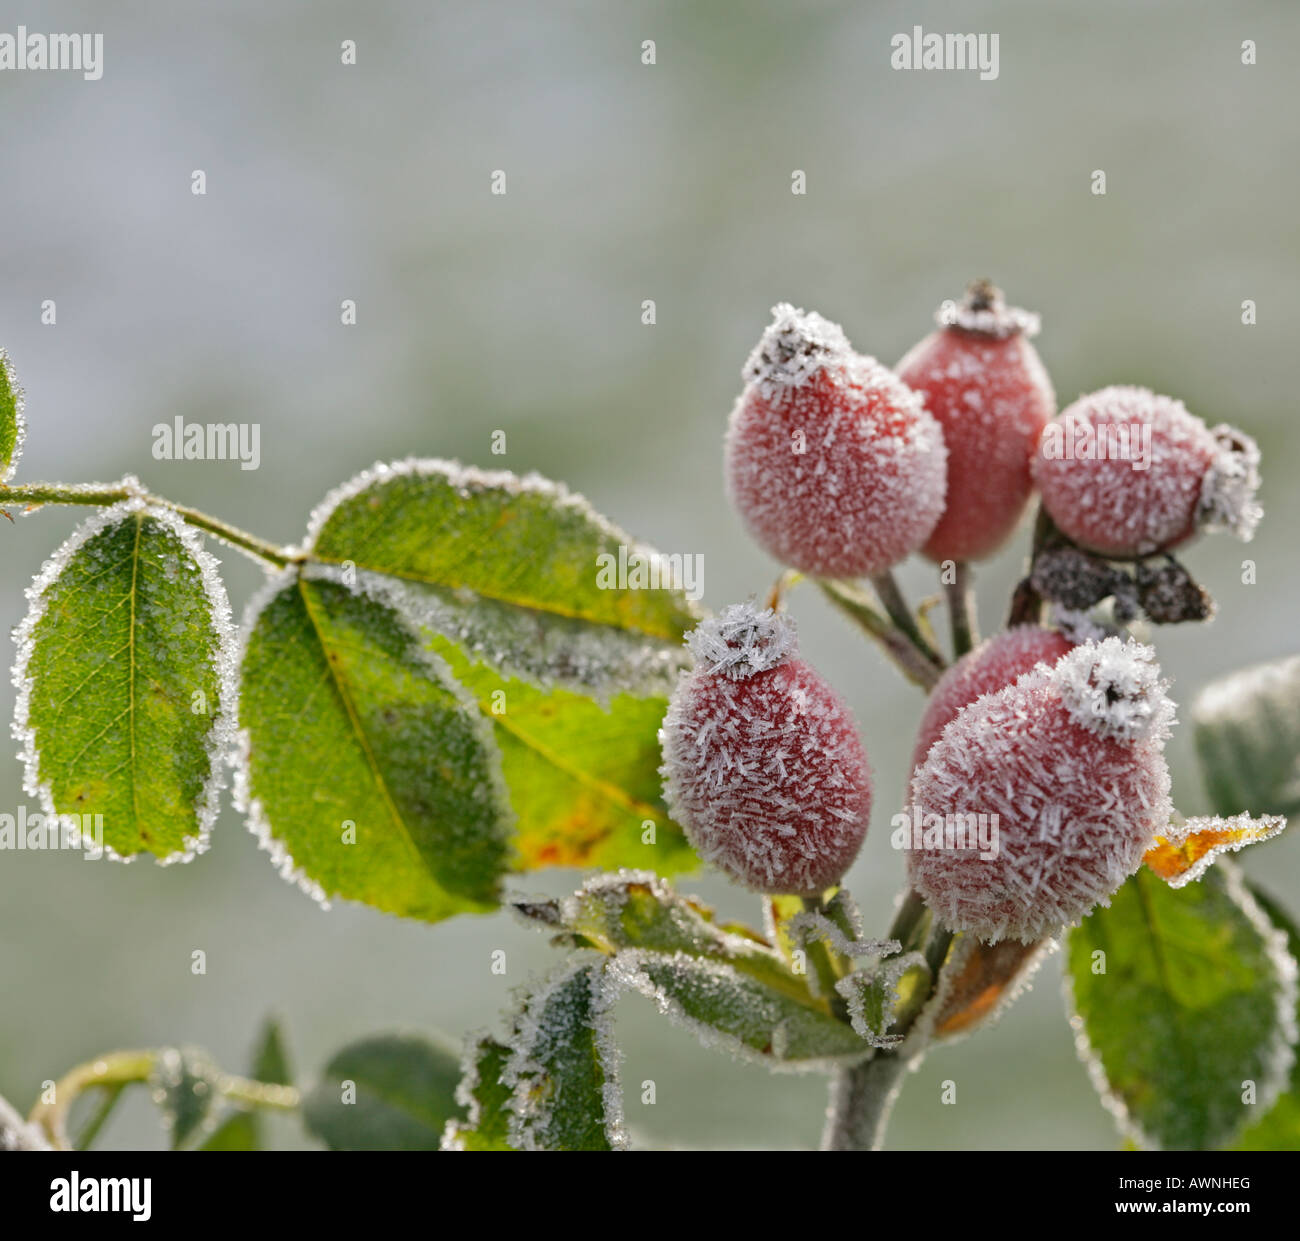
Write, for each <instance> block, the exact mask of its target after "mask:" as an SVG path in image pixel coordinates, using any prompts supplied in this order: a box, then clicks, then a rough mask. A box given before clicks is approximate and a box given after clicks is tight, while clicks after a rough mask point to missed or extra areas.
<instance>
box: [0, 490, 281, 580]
mask: <svg viewBox="0 0 1300 1241" xmlns="http://www.w3.org/2000/svg"><path fill="white" fill-rule="evenodd" d="M131 499H139V500H143V501H144V503H146V504H150V505H153V506H155V507H158V508H165V509H168V510H170V511H171V512H173V513H175V514H176V516H177V517H179V518H180V519H181V520H182V521H184V522H185V523H186V524H188V525H191V526H194V527H195V528H196V529H198V530H204V531H206V532H207V533H208V534H211V535H214V536H215V537H216V538H218V539H220V540H221V541H222V542H223V543H228V544H229V545H230V546H231V547H235V548H238V549H239V550H240V551H242V552H246V553H248V554H249V555H251V556H253V557H254V558H255V559H257V560H262V561H266V562H268V563H270V564H273V565H275V566H276V567H277V568H283V567H284V566H285V565H287V564H290V563H292V562H293V561H294V559H295V557H294V555H293V554H292V553H291V552H290V551H289V550H288V549H287V548H284V547H277V546H275V544H273V543H268V542H266V541H265V540H264V539H259V538H258V537H257V536H256V535H253V534H249V533H248V532H247V531H244V530H240V529H239V528H238V527H237V526H232V525H229V524H227V523H226V522H224V521H221V520H220V519H219V518H216V517H209V516H208V515H207V514H206V513H200V512H199V511H198V510H197V509H192V508H186V507H185V506H184V505H182V504H176V503H174V502H173V501H171V500H168V499H165V498H164V497H163V496H156V495H152V494H151V493H149V492H147V491H142V490H141V489H140V488H139V487H138V486H133V485H131V484H130V483H108V484H106V483H76V484H69V485H64V484H60V483H30V484H28V485H26V486H22V487H0V506H4V505H8V504H14V505H18V504H22V505H25V506H26V507H28V508H39V507H40V506H41V505H45V504H84V505H91V506H95V507H101V508H102V507H107V506H108V505H111V504H119V503H121V501H123V500H131Z"/></svg>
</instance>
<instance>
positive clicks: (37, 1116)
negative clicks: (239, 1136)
mask: <svg viewBox="0 0 1300 1241" xmlns="http://www.w3.org/2000/svg"><path fill="white" fill-rule="evenodd" d="M158 1056H159V1053H158V1052H156V1051H114V1052H110V1053H109V1054H108V1055H106V1056H100V1057H99V1058H98V1059H96V1060H90V1061H87V1062H86V1063H85V1064H79V1065H78V1066H77V1067H76V1068H75V1069H71V1070H69V1071H68V1072H67V1073H65V1074H64V1075H63V1077H62V1078H60V1079H59V1081H57V1082H56V1083H55V1084H54V1090H53V1102H51V1103H46V1102H44V1101H42V1102H40V1103H38V1104H37V1105H36V1106H35V1107H34V1108H32V1112H31V1115H30V1116H29V1117H28V1118H27V1119H28V1121H29V1123H31V1124H33V1125H37V1126H39V1128H40V1129H41V1131H42V1133H43V1134H44V1135H45V1137H46V1138H47V1140H48V1141H49V1143H50V1145H51V1146H53V1147H55V1148H56V1149H57V1150H72V1142H71V1140H70V1139H69V1137H68V1116H69V1114H70V1113H71V1111H72V1105H73V1103H75V1102H76V1100H77V1098H78V1096H80V1095H81V1094H83V1093H84V1092H85V1091H87V1090H89V1089H92V1088H93V1087H96V1086H103V1087H107V1088H109V1089H110V1090H114V1091H120V1090H121V1089H122V1088H123V1087H125V1086H128V1085H132V1084H133V1083H139V1082H147V1081H148V1080H149V1079H150V1077H152V1075H153V1071H154V1069H155V1067H156V1066H157V1064H158ZM216 1089H217V1093H218V1094H219V1095H220V1096H221V1097H222V1098H224V1099H227V1100H229V1101H230V1102H231V1103H237V1104H240V1105H242V1106H244V1107H261V1108H273V1109H276V1110H279V1111H292V1110H293V1109H294V1108H296V1107H297V1106H298V1103H299V1095H298V1091H297V1090H295V1089H294V1088H293V1087H292V1086H277V1085H273V1084H271V1083H269V1082H258V1081H253V1080H251V1079H250V1078H247V1077H235V1076H233V1075H231V1074H228V1073H223V1074H221V1076H220V1077H218V1078H217V1082H216ZM114 1097H115V1096H114ZM106 1117H107V1108H101V1112H100V1114H99V1115H97V1116H96V1117H95V1118H94V1119H93V1120H92V1122H91V1125H90V1127H89V1130H88V1133H87V1135H86V1136H85V1137H83V1143H84V1142H85V1141H87V1140H89V1138H91V1137H93V1136H94V1131H95V1130H97V1129H98V1128H99V1126H100V1125H102V1124H103V1122H104V1119H105V1118H106Z"/></svg>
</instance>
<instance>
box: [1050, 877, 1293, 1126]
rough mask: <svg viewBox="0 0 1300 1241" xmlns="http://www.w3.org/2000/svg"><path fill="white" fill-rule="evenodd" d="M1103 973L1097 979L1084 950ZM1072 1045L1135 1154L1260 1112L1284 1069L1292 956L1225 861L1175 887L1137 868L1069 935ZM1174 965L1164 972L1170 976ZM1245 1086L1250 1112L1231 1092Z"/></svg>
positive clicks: (1066, 984)
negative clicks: (1251, 1095) (1099, 960)
mask: <svg viewBox="0 0 1300 1241" xmlns="http://www.w3.org/2000/svg"><path fill="white" fill-rule="evenodd" d="M1098 950H1101V951H1104V952H1105V953H1106V972H1105V973H1104V974H1097V973H1095V972H1094V968H1093V966H1094V961H1095V953H1096V952H1097V951H1098ZM1069 958H1070V959H1069V968H1067V970H1066V971H1065V975H1064V978H1063V988H1064V992H1065V1000H1066V1009H1067V1011H1068V1012H1069V1013H1070V1014H1071V1015H1070V1027H1071V1029H1072V1030H1073V1031H1074V1042H1075V1048H1076V1050H1077V1052H1078V1054H1079V1057H1080V1059H1081V1060H1082V1061H1083V1064H1084V1065H1085V1067H1086V1068H1087V1070H1088V1074H1089V1076H1090V1078H1091V1079H1092V1082H1093V1085H1094V1086H1095V1087H1096V1089H1097V1092H1098V1094H1099V1095H1100V1096H1101V1100H1102V1102H1103V1104H1104V1105H1105V1107H1106V1108H1107V1110H1108V1111H1109V1112H1110V1113H1111V1114H1112V1116H1113V1117H1114V1119H1115V1122H1116V1124H1117V1125H1118V1127H1119V1128H1120V1130H1121V1131H1122V1132H1123V1133H1125V1134H1126V1135H1127V1136H1128V1137H1129V1138H1130V1139H1131V1140H1132V1141H1133V1142H1134V1143H1136V1144H1137V1145H1138V1146H1140V1147H1142V1148H1143V1149H1145V1150H1160V1149H1168V1150H1186V1149H1199V1150H1208V1149H1214V1148H1218V1147H1220V1146H1224V1145H1227V1144H1228V1143H1230V1142H1231V1141H1232V1140H1233V1138H1234V1136H1235V1134H1236V1133H1238V1132H1239V1131H1240V1130H1241V1128H1242V1126H1243V1125H1244V1124H1246V1123H1247V1121H1248V1120H1249V1118H1250V1116H1251V1114H1252V1113H1254V1114H1256V1115H1264V1114H1266V1113H1267V1111H1268V1110H1269V1108H1270V1107H1271V1106H1272V1104H1273V1103H1274V1101H1275V1100H1276V1099H1277V1098H1278V1096H1279V1095H1280V1094H1281V1092H1282V1091H1283V1090H1284V1089H1285V1087H1286V1083H1287V1078H1288V1074H1289V1073H1290V1070H1291V1068H1292V1065H1293V1064H1294V1062H1295V1051H1294V1047H1295V1042H1296V1037H1297V1029H1296V1002H1297V987H1296V962H1295V959H1294V958H1293V957H1292V956H1291V953H1290V951H1289V949H1288V944H1287V936H1286V933H1285V932H1284V931H1283V930H1282V929H1281V928H1280V927H1279V926H1277V925H1276V924H1275V923H1274V922H1273V921H1272V920H1271V919H1270V918H1269V916H1268V914H1267V913H1266V912H1265V910H1264V909H1263V908H1262V907H1261V905H1260V902H1259V901H1258V900H1256V899H1255V897H1254V895H1253V894H1252V893H1251V891H1250V890H1249V888H1248V887H1247V886H1246V884H1245V883H1244V882H1243V881H1242V878H1241V875H1240V872H1239V871H1238V870H1237V868H1236V867H1235V866H1234V865H1232V864H1231V863H1230V862H1224V863H1222V864H1221V865H1219V866H1216V867H1215V868H1214V869H1213V871H1211V872H1210V873H1209V874H1208V875H1206V877H1205V879H1204V880H1203V881H1202V882H1201V883H1199V884H1195V885H1192V886H1189V887H1186V888H1184V889H1183V890H1181V891H1177V892H1176V891H1173V890H1171V889H1169V888H1167V887H1166V886H1165V885H1164V884H1162V883H1159V882H1157V881H1156V880H1155V879H1154V878H1152V877H1150V876H1147V875H1146V874H1145V872H1141V873H1139V874H1137V875H1135V876H1134V877H1133V879H1132V880H1131V881H1130V883H1129V884H1128V885H1126V887H1125V888H1124V889H1123V890H1121V892H1119V893H1117V894H1116V899H1115V903H1114V905H1113V906H1112V908H1110V909H1108V910H1105V911H1099V912H1098V913H1097V914H1096V915H1095V916H1094V918H1089V919H1088V920H1087V921H1085V922H1084V923H1083V925H1082V926H1081V927H1079V928H1078V929H1077V930H1075V931H1072V932H1071V933H1070V937H1069ZM1171 971H1172V972H1171ZM1247 1080H1249V1081H1251V1082H1253V1083H1255V1088H1256V1093H1255V1102H1254V1106H1253V1107H1243V1106H1242V1094H1241V1091H1242V1085H1243V1083H1244V1082H1245V1081H1247Z"/></svg>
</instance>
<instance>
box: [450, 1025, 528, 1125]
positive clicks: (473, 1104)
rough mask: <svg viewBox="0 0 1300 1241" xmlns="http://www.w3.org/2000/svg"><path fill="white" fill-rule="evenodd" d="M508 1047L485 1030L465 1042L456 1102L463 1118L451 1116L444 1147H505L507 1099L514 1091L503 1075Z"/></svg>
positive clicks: (508, 1117)
mask: <svg viewBox="0 0 1300 1241" xmlns="http://www.w3.org/2000/svg"><path fill="white" fill-rule="evenodd" d="M510 1055H511V1052H510V1048H509V1047H507V1046H506V1045H505V1044H504V1043H498V1042H497V1041H496V1039H494V1038H492V1037H491V1036H490V1035H487V1034H478V1035H472V1036H471V1037H470V1038H468V1039H467V1040H466V1042H465V1055H464V1057H463V1059H462V1060H461V1079H460V1085H459V1086H457V1087H456V1102H457V1103H459V1104H460V1105H461V1107H463V1108H464V1109H465V1119H464V1120H450V1121H448V1122H447V1127H446V1129H445V1130H444V1132H443V1135H442V1146H441V1148H440V1149H442V1150H444V1151H508V1150H514V1147H512V1146H511V1145H510V1100H511V1098H512V1096H513V1091H512V1090H511V1088H510V1087H509V1086H507V1085H506V1084H505V1083H504V1082H503V1080H502V1078H503V1075H504V1074H505V1070H506V1065H507V1064H508V1063H509V1061H510Z"/></svg>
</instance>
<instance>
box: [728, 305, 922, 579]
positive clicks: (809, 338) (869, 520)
mask: <svg viewBox="0 0 1300 1241" xmlns="http://www.w3.org/2000/svg"><path fill="white" fill-rule="evenodd" d="M772 313H773V316H774V321H773V323H772V324H771V326H770V327H769V328H768V329H767V331H766V332H764V334H763V338H762V340H761V341H760V342H759V344H758V347H757V348H756V349H755V350H754V352H753V354H752V355H751V356H750V359H749V361H748V363H747V364H746V366H745V369H744V372H743V374H744V378H745V380H746V386H745V389H744V391H743V392H742V393H741V396H740V399H739V400H738V401H737V403H736V406H735V408H734V409H733V411H732V414H731V420H730V423H729V425H728V428H727V439H726V474H727V489H728V492H729V494H730V496H731V499H732V502H733V503H734V504H735V506H736V508H737V510H738V511H739V513H740V515H741V517H742V518H743V519H744V522H745V525H746V527H747V528H748V530H749V533H750V534H751V535H752V536H753V537H754V538H755V539H756V540H757V541H758V542H759V543H760V544H762V546H763V547H764V548H765V549H766V550H767V551H768V552H769V553H770V554H771V555H772V556H774V557H775V558H776V559H777V560H779V561H781V563H782V564H787V565H790V566H792V567H793V568H796V569H799V570H801V571H802V572H804V573H809V574H815V575H817V576H820V577H868V576H871V575H873V574H876V573H880V572H883V571H884V570H885V569H888V568H889V567H891V566H892V565H894V564H897V563H898V562H899V561H900V560H903V559H904V558H906V557H907V556H908V555H909V554H910V553H912V552H913V551H915V550H917V549H918V548H919V547H920V546H921V544H922V543H923V542H924V541H925V539H926V538H927V536H928V535H929V534H930V531H931V530H932V529H933V528H934V524H935V522H936V521H938V519H939V514H940V512H941V511H942V509H943V496H944V486H945V477H946V474H945V464H944V463H945V461H946V458H947V450H946V449H945V447H944V443H943V436H942V434H941V432H940V430H939V425H938V423H936V422H935V420H934V419H933V418H932V417H931V416H930V415H929V414H928V413H926V412H925V410H924V409H923V408H922V406H921V402H920V400H919V398H918V397H917V396H916V394H915V393H913V392H912V391H910V389H908V388H907V387H906V385H904V384H903V383H902V381H901V380H900V379H899V378H898V377H897V376H896V375H894V374H893V372H891V371H890V370H888V369H887V368H886V367H884V366H881V365H880V364H879V363H878V362H876V361H875V360H874V359H873V358H867V357H863V356H861V355H860V354H857V353H854V351H853V350H852V348H851V347H850V345H849V343H848V341H847V339H845V336H844V333H843V331H842V330H841V329H840V328H839V327H838V326H837V325H836V324H833V323H829V322H827V321H826V320H825V319H823V318H822V317H821V316H820V315H817V314H805V313H804V312H803V311H802V310H796V309H795V308H794V307H793V306H790V305H787V304H784V303H782V304H781V305H779V306H776V307H774V308H773V312H772Z"/></svg>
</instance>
